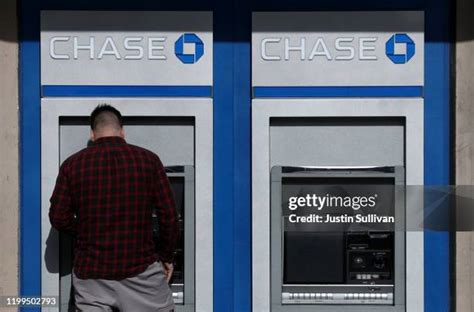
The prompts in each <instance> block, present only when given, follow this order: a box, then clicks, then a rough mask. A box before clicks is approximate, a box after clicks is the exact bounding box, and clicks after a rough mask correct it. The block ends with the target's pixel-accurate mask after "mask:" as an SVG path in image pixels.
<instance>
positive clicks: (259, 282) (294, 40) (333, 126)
mask: <svg viewBox="0 0 474 312" xmlns="http://www.w3.org/2000/svg"><path fill="white" fill-rule="evenodd" d="M423 75H424V15H423V12H416V11H390V12H389V11H366V12H362V11H361V12H352V11H338V12H255V13H253V18H252V85H253V99H252V248H253V254H252V310H253V311H255V312H257V311H258V312H310V311H311V312H312V311H323V312H344V311H347V312H349V311H358V312H369V311H377V312H385V311H386V312H395V311H397V312H401V311H404V312H419V311H423V310H424V284H423V281H424V264H423V259H424V255H423V249H424V247H423V243H424V240H423V232H422V231H419V230H416V231H411V230H406V224H407V222H408V221H412V216H414V215H417V213H419V212H420V211H421V212H422V211H423V210H422V209H420V201H419V200H412V199H411V197H410V198H409V197H408V196H406V190H408V189H409V188H410V187H409V186H419V185H423V177H424V174H423V170H424V169H423V166H424V159H423V157H424V152H423V151H424V150H423V148H424V143H423V136H424V134H423V123H424V100H423V85H424V77H423ZM374 194H377V196H375V197H376V198H375V197H374V198H371V199H370V202H371V203H372V202H373V206H371V207H359V206H360V205H359V204H357V203H355V202H354V201H353V200H352V199H357V200H358V199H359V198H361V197H364V198H365V199H364V201H365V200H367V201H365V202H366V203H367V202H368V201H369V199H368V198H369V197H373V196H374ZM343 198H344V199H346V198H347V199H348V201H349V204H348V206H346V204H343V202H344V201H341V199H343ZM408 199H410V200H408ZM313 200H314V201H313ZM318 200H324V201H325V202H324V204H322V202H321V201H318ZM333 201H334V203H333ZM328 202H330V203H332V204H330V205H329V206H328V204H327V203H328ZM414 203H415V204H414ZM318 205H319V207H317V206H318ZM354 205H355V206H354ZM371 214H375V215H377V216H380V215H382V216H385V217H390V218H392V219H390V220H391V223H384V222H383V221H381V220H379V219H374V220H373V221H371V219H370V218H371V217H370V216H369V215H371ZM360 216H361V217H360ZM408 216H410V217H408ZM365 217H367V218H365ZM324 220H329V221H328V222H325V221H324ZM417 220H419V219H417ZM417 224H418V225H420V224H422V220H421V222H419V223H417ZM420 227H421V228H422V226H420ZM418 229H419V228H418Z"/></svg>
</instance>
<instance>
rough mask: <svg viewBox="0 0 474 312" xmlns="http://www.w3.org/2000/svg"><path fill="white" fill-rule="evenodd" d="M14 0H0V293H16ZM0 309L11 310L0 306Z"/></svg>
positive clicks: (16, 88)
mask: <svg viewBox="0 0 474 312" xmlns="http://www.w3.org/2000/svg"><path fill="white" fill-rule="evenodd" d="M17 33H18V29H17V18H16V0H2V1H0V142H1V146H0V240H1V243H0V244H1V246H2V248H1V252H0V296H3V295H6V296H12V295H16V294H17V293H18V42H17ZM0 310H2V311H14V309H5V308H0Z"/></svg>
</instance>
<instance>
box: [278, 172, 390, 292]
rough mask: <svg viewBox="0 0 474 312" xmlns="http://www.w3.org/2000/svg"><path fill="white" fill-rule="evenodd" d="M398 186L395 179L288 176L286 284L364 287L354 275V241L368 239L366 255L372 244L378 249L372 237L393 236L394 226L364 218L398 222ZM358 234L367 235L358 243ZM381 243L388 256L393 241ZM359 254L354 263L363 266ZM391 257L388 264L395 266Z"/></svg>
mask: <svg viewBox="0 0 474 312" xmlns="http://www.w3.org/2000/svg"><path fill="white" fill-rule="evenodd" d="M394 183H395V182H394V178H373V177H356V178H354V177H324V178H320V177H317V178H316V177H283V178H282V185H281V187H282V189H281V194H282V198H281V199H282V210H281V211H282V225H283V234H282V235H283V237H282V238H283V254H282V257H283V259H282V260H283V284H285V285H297V284H302V285H305V284H354V283H358V282H354V281H352V278H351V272H350V271H351V266H350V263H351V262H350V261H351V259H349V258H350V257H352V256H353V255H355V253H354V252H352V251H350V250H351V248H352V247H353V246H356V248H359V247H358V245H357V244H355V243H354V241H355V240H356V238H357V239H358V240H357V241H363V240H364V239H366V241H364V242H363V243H361V245H360V246H361V247H360V248H361V250H362V249H363V248H364V246H366V245H367V244H368V245H370V246H373V245H374V244H375V243H373V241H374V240H373V239H372V238H371V237H373V236H369V234H370V233H379V232H380V233H390V231H393V226H394V224H377V222H375V223H371V222H364V221H365V220H362V219H358V218H360V216H362V217H367V216H370V215H377V216H392V217H394V207H395V205H394ZM358 216H359V217H358ZM351 218H352V219H351ZM355 220H357V221H355ZM356 234H357V235H361V236H356V238H353V237H354V235H356ZM390 235H391V234H389V236H390ZM360 237H362V238H360ZM384 237H386V236H384ZM377 242H380V240H378V241H377ZM377 244H379V243H377ZM380 244H381V245H383V246H382V247H380V248H382V249H383V250H384V251H383V252H386V250H390V249H391V248H392V247H393V238H392V237H391V236H390V237H389V238H387V239H386V240H384V241H383V242H382V243H380ZM380 244H379V245H380ZM363 252H365V251H363ZM357 255H359V257H358V258H357V259H356V260H354V261H363V260H361V259H362V258H363V257H365V256H364V255H363V254H362V256H361V251H358V254H357ZM391 256H393V255H391V254H390V256H389V257H390V259H387V262H392V259H391ZM354 257H355V256H354ZM367 257H368V256H367ZM371 265H372V264H367V266H368V267H370V266H371ZM374 270H375V269H374ZM389 271H390V272H389V273H388V274H389V275H390V276H389V277H388V279H391V273H392V272H391V270H389ZM374 272H375V273H377V274H378V275H380V276H381V274H379V273H380V272H377V271H376V270H375V271H374ZM377 274H373V275H374V276H377ZM366 275H368V274H365V275H364V276H366ZM384 282H387V280H385V281H384Z"/></svg>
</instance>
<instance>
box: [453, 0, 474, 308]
mask: <svg viewBox="0 0 474 312" xmlns="http://www.w3.org/2000/svg"><path fill="white" fill-rule="evenodd" d="M456 6H457V8H456V15H457V16H456V139H455V140H456V172H455V174H456V184H457V185H474V171H473V169H474V61H473V58H474V19H473V16H474V2H473V1H472V0H457V5H456ZM473 265H474V234H473V233H472V232H458V233H456V307H457V309H456V310H457V311H459V312H470V311H471V312H472V311H474V296H473V294H474V272H473V271H474V267H473Z"/></svg>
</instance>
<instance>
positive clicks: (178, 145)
mask: <svg viewBox="0 0 474 312" xmlns="http://www.w3.org/2000/svg"><path fill="white" fill-rule="evenodd" d="M65 120H66V122H64V123H62V124H61V126H60V141H61V163H62V162H63V161H64V160H65V159H66V157H67V156H69V155H71V154H73V153H75V152H78V151H80V150H81V149H83V148H85V147H86V146H87V144H88V140H89V137H90V126H89V124H88V123H87V122H88V119H87V118H85V119H84V118H82V119H80V120H77V118H76V119H65ZM75 120H77V122H75ZM124 130H125V139H126V141H127V142H128V143H130V144H135V145H138V146H140V147H144V148H146V149H148V150H150V151H152V152H154V153H156V154H157V155H158V156H159V157H160V159H161V161H162V163H163V165H165V166H183V165H194V121H193V120H192V119H190V118H181V119H180V118H173V119H172V120H171V121H169V120H167V119H163V118H159V117H157V118H150V117H137V118H134V119H133V122H127V121H125V125H124ZM144 133H146V135H143V134H144Z"/></svg>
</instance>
